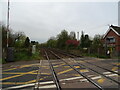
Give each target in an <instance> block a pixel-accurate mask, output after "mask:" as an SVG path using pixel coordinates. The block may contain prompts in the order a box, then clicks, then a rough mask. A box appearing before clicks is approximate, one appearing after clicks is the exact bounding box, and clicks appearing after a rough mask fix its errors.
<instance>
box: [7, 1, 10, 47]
mask: <svg viewBox="0 0 120 90" xmlns="http://www.w3.org/2000/svg"><path fill="white" fill-rule="evenodd" d="M9 5H10V3H9V0H8V11H7V47H8V46H9V45H8V43H9V10H10V8H9Z"/></svg>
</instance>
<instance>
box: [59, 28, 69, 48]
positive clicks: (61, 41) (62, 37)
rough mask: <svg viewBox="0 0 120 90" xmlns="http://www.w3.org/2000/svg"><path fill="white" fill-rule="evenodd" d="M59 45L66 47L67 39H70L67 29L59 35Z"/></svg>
mask: <svg viewBox="0 0 120 90" xmlns="http://www.w3.org/2000/svg"><path fill="white" fill-rule="evenodd" d="M57 38H58V39H57V47H58V48H65V47H66V41H67V40H69V39H70V37H69V35H68V32H67V31H66V30H63V31H61V33H60V34H59V35H58V36H57Z"/></svg>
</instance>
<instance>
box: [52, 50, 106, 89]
mask: <svg viewBox="0 0 120 90" xmlns="http://www.w3.org/2000/svg"><path fill="white" fill-rule="evenodd" d="M50 52H51V53H52V54H53V55H55V56H56V57H58V58H59V59H60V60H62V61H63V62H65V63H66V64H67V65H69V66H70V67H71V68H72V69H73V70H75V71H76V72H77V73H78V74H80V75H81V76H83V77H84V78H86V79H87V80H88V81H89V82H91V83H92V84H93V85H94V86H96V87H97V88H98V89H100V90H104V89H103V88H102V87H101V86H100V85H98V84H97V83H96V82H94V81H93V80H92V79H91V78H88V77H87V76H86V75H84V74H83V73H81V72H80V71H79V70H78V69H76V68H74V66H73V65H70V64H69V63H67V62H66V61H64V60H63V59H61V57H59V56H58V55H56V54H55V53H54V52H52V51H50Z"/></svg>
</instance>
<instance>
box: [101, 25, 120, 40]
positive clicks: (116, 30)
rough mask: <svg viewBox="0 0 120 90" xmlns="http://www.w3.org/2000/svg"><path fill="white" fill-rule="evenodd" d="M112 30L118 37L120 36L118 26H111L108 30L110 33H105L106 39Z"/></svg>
mask: <svg viewBox="0 0 120 90" xmlns="http://www.w3.org/2000/svg"><path fill="white" fill-rule="evenodd" d="M110 30H112V31H113V32H115V33H116V34H117V35H118V36H120V27H118V26H113V25H111V26H110V27H109V29H108V31H107V32H106V33H105V35H104V36H103V38H105V36H106V35H107V34H108V32H109V31H110Z"/></svg>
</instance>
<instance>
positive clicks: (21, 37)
mask: <svg viewBox="0 0 120 90" xmlns="http://www.w3.org/2000/svg"><path fill="white" fill-rule="evenodd" d="M25 40H26V36H25V34H24V33H23V32H16V33H15V47H16V48H20V47H24V43H25Z"/></svg>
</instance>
